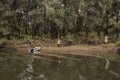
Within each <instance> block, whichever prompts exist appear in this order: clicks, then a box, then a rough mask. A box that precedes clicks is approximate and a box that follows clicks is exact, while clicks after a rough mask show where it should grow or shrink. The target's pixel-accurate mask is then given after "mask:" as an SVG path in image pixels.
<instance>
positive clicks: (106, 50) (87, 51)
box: [0, 40, 120, 60]
mask: <svg viewBox="0 0 120 80" xmlns="http://www.w3.org/2000/svg"><path fill="white" fill-rule="evenodd" d="M37 45H40V46H41V48H42V51H41V54H43V55H44V54H52V55H60V54H65V55H66V54H71V55H86V56H96V57H106V58H110V59H116V60H119V59H120V56H118V55H119V54H116V51H117V49H118V46H117V47H116V45H115V44H102V45H87V44H84V45H83V44H79V45H69V46H61V47H58V46H57V42H56V41H48V42H46V41H39V40H34V46H37ZM0 46H1V47H0V53H4V54H5V53H6V54H10V53H11V54H13V53H17V54H18V55H19V56H23V55H24V56H25V55H26V54H27V53H28V49H29V48H30V45H29V44H28V41H27V40H26V41H18V40H9V41H8V40H7V41H1V42H0Z"/></svg>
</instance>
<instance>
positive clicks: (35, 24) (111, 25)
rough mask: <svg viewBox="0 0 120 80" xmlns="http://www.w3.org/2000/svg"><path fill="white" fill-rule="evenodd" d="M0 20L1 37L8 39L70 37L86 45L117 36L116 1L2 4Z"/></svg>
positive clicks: (10, 0)
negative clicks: (90, 40)
mask: <svg viewBox="0 0 120 80" xmlns="http://www.w3.org/2000/svg"><path fill="white" fill-rule="evenodd" d="M0 17H1V18H0V37H1V38H7V39H28V36H32V38H35V37H39V38H40V39H43V38H44V39H47V38H50V39H56V38H58V37H60V36H62V37H65V38H67V37H66V36H70V37H71V38H72V39H73V38H74V39H78V38H79V39H81V40H86V42H87V40H88V39H89V38H90V37H91V36H94V37H96V38H99V36H103V37H104V35H108V36H116V37H117V38H118V37H119V34H120V19H119V17H120V1H119V0H90V1H89V0H5V1H4V0H1V1H0ZM94 33H95V34H94ZM69 34H70V35H69ZM101 34H102V35H101ZM116 40H118V39H116Z"/></svg>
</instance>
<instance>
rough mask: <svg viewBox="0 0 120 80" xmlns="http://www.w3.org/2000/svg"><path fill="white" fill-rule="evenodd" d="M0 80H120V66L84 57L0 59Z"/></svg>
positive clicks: (105, 60)
mask: <svg viewBox="0 0 120 80" xmlns="http://www.w3.org/2000/svg"><path fill="white" fill-rule="evenodd" d="M0 80H120V63H119V62H116V61H111V60H109V59H104V58H97V57H88V56H68V57H55V56H34V60H33V58H31V57H30V58H29V59H28V57H24V58H23V57H22V58H10V57H8V58H6V57H4V56H0Z"/></svg>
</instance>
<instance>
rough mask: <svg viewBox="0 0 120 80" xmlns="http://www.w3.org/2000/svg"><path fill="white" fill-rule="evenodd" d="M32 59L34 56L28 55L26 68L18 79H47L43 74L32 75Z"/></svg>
mask: <svg viewBox="0 0 120 80" xmlns="http://www.w3.org/2000/svg"><path fill="white" fill-rule="evenodd" d="M33 61H34V56H33V55H32V56H30V61H29V64H28V65H27V68H26V69H25V70H24V71H23V73H21V74H20V75H19V79H20V80H34V79H39V80H47V79H46V78H45V76H44V74H40V75H38V76H36V77H34V70H33V65H32V62H33Z"/></svg>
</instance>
